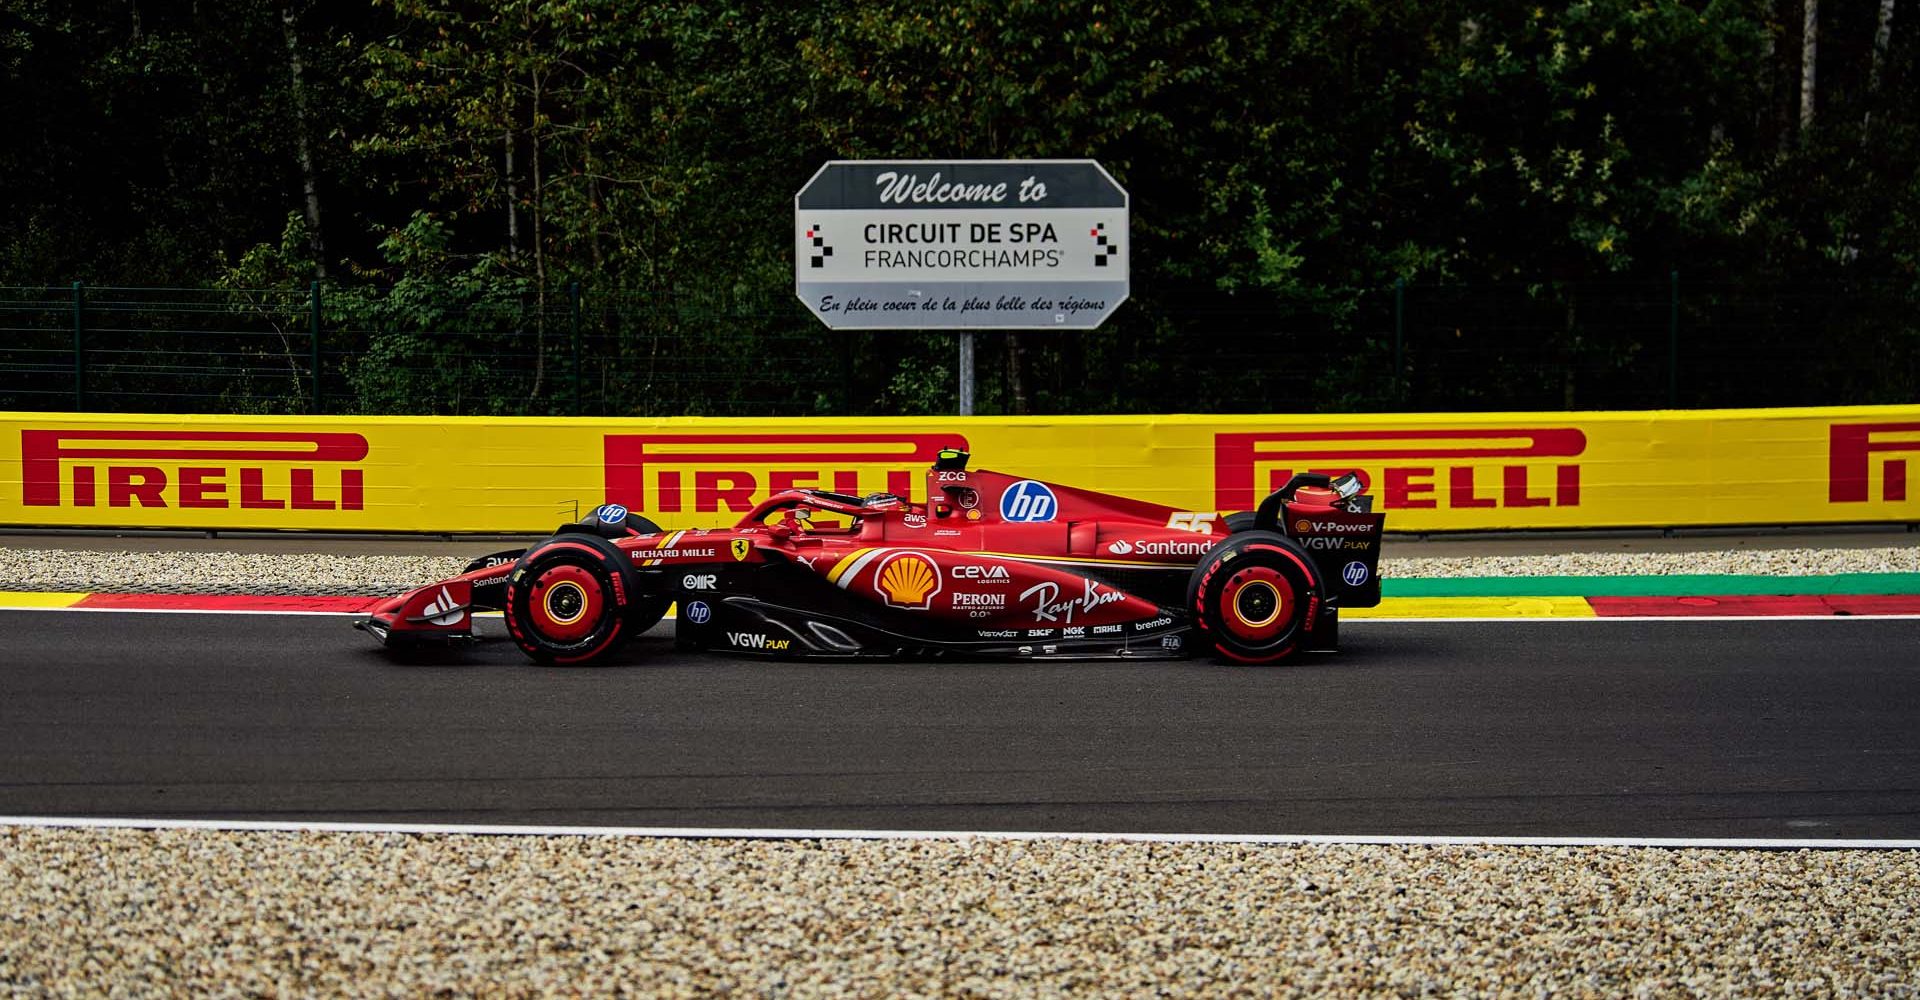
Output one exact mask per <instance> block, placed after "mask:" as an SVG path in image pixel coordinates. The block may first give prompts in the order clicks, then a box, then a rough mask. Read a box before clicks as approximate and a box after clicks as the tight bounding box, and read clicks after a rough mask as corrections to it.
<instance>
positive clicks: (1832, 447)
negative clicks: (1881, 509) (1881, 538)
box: [1827, 423, 1920, 503]
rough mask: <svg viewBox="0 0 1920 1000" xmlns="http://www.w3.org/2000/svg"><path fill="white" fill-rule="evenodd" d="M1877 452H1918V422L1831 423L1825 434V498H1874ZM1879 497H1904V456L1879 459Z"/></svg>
mask: <svg viewBox="0 0 1920 1000" xmlns="http://www.w3.org/2000/svg"><path fill="white" fill-rule="evenodd" d="M1880 452H1895V453H1902V454H1904V453H1912V452H1920V423H1898V424H1834V425H1832V427H1831V429H1830V430H1829V431H1828V438H1827V502H1828V503H1864V502H1865V501H1868V500H1872V499H1873V473H1874V456H1875V455H1877V454H1879V453H1880ZM1879 465H1880V470H1879V471H1880V499H1881V500H1882V501H1884V502H1886V503H1900V502H1901V501H1904V500H1906V499H1907V460H1906V459H1905V458H1886V459H1882V460H1881V461H1880V463H1879Z"/></svg>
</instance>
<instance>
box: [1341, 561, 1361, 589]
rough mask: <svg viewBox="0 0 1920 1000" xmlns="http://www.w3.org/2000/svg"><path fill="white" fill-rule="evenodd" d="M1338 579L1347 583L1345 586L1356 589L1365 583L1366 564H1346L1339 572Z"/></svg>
mask: <svg viewBox="0 0 1920 1000" xmlns="http://www.w3.org/2000/svg"><path fill="white" fill-rule="evenodd" d="M1340 579H1342V580H1345V581H1347V586H1349V587H1358V586H1360V585H1361V584H1363V583H1366V582H1367V564H1366V563H1363V562H1350V563H1348V564H1346V566H1344V567H1342V568H1341V570H1340Z"/></svg>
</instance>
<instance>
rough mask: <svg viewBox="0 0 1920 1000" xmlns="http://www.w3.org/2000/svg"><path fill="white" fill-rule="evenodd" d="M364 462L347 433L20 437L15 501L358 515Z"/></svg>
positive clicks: (360, 443) (358, 443) (54, 433)
mask: <svg viewBox="0 0 1920 1000" xmlns="http://www.w3.org/2000/svg"><path fill="white" fill-rule="evenodd" d="M366 457H367V439H366V438H364V437H361V436H360V435H358V434H347V433H310V434H302V433H282V432H278V431H113V430H28V431H21V432H20V469H21V480H22V489H21V503H22V504H24V505H25V506H28V507H59V506H61V502H62V498H63V497H67V498H70V499H69V501H68V502H69V503H70V504H71V505H72V506H74V507H98V506H101V505H102V503H103V502H104V504H105V506H108V507H136V506H137V507H183V508H189V509H192V508H213V509H220V508H233V507H239V508H241V509H244V510H364V509H365V508H366V482H365V479H364V470H362V469H359V468H356V467H354V465H355V463H358V462H360V461H361V460H362V459H364V458H366ZM63 473H64V474H63Z"/></svg>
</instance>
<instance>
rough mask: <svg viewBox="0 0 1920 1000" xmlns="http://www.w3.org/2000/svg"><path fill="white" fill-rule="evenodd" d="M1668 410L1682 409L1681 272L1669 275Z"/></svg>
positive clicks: (1674, 271) (1676, 270)
mask: <svg viewBox="0 0 1920 1000" xmlns="http://www.w3.org/2000/svg"><path fill="white" fill-rule="evenodd" d="M1667 277H1668V279H1669V282H1668V291H1667V408H1668V409H1679V408H1680V270H1679V268H1675V269H1674V270H1673V271H1672V272H1671V273H1669V274H1668V275H1667Z"/></svg>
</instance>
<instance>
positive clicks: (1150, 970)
mask: <svg viewBox="0 0 1920 1000" xmlns="http://www.w3.org/2000/svg"><path fill="white" fill-rule="evenodd" d="M1916 910H1920V854H1917V853H1916V852H1913V851H1899V850H1885V851H1842V850H1831V851H1805V850H1803V851H1733V850H1693V849H1648V848H1567V847H1507V846H1498V847H1495V846H1484V847H1462V846H1378V845H1286V846H1258V845H1236V844H1142V843H1129V842H1116V841H1034V840H1025V841H1023V840H1013V839H999V838H959V839H942V840H923V841H850V840H820V841H813V840H784V841H783V840H666V839H646V838H622V837H607V836H557V837H523V836H484V837H483V836H462V835H404V834H341V833H259V832H244V833H233V832H218V831H207V830H163V831H142V830H72V829H44V828H32V827H11V828H8V827H0V992H6V993H11V994H14V995H35V996H39V995H54V996H60V995H81V994H86V995H104V994H112V995H154V994H161V993H165V994H172V995H196V996H197V995H214V994H218V995H234V994H242V995H314V994H326V995H352V996H409V997H411V996H421V995H429V994H445V993H451V994H486V995H504V996H544V995H555V994H565V995H581V994H594V995H606V994H613V993H637V994H644V995H648V996H665V997H683V996H684V997H693V996H711V995H716V994H719V995H739V994H746V995H752V996H778V997H875V996H889V997H895V996H898V997H918V996H969V997H1013V996H1050V995H1068V996H1164V997H1184V996H1208V997H1218V996H1228V997H1238V996H1269V995H1316V996H1317V995H1329V994H1332V995H1380V996H1421V995H1428V994H1449V995H1472V996H1485V995H1527V996H1545V995H1556V996H1559V995H1565V996H1583V997H1585V996H1593V997H1616V996H1619V997H1625V996H1636V997H1637V996H1673V995H1701V994H1707V995H1717V996H1729V995H1741V996H1744V995H1759V994H1764V995H1769V996H1772V995H1787V996H1839V997H1914V996H1916V995H1920V988H1917V987H1916V985H1915V984H1916V983H1917V982H1920V930H1917V929H1916V928H1920V922H1917V921H1916V919H1915V918H1916V916H1920V914H1917V913H1916Z"/></svg>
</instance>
